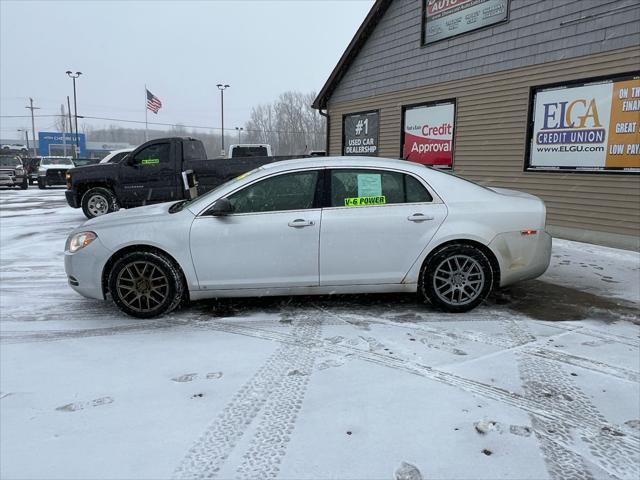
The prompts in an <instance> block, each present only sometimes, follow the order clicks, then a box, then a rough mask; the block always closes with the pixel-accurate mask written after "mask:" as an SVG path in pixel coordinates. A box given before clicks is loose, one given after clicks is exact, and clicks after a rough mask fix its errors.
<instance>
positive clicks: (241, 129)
mask: <svg viewBox="0 0 640 480" xmlns="http://www.w3.org/2000/svg"><path fill="white" fill-rule="evenodd" d="M236 130H237V131H238V143H242V142H241V141H240V134H241V132H242V131H243V130H244V128H242V127H236Z"/></svg>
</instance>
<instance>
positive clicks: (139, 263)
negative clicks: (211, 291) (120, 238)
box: [108, 252, 184, 318]
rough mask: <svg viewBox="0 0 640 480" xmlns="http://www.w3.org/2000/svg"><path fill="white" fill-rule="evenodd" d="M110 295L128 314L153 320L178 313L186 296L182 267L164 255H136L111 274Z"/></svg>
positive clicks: (123, 258) (143, 253)
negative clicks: (177, 310) (179, 306)
mask: <svg viewBox="0 0 640 480" xmlns="http://www.w3.org/2000/svg"><path fill="white" fill-rule="evenodd" d="M108 282H109V292H110V293H111V298H112V299H113V301H114V303H115V304H116V306H117V307H118V308H119V309H120V310H122V311H123V312H124V313H126V314H127V315H130V316H132V317H137V318H152V317H156V316H158V315H163V314H165V313H169V312H171V311H172V310H174V309H175V308H176V307H177V306H178V305H179V304H180V302H181V301H182V298H183V296H184V282H183V280H182V274H181V273H180V271H179V270H178V267H177V266H176V265H175V264H174V263H173V262H172V261H171V260H170V259H169V258H168V257H167V256H166V255H163V254H161V253H152V252H132V253H128V254H126V255H125V256H124V257H122V258H121V259H119V260H118V261H116V263H115V264H114V265H113V268H112V269H111V272H109V280H108Z"/></svg>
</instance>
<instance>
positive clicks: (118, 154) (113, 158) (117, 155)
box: [99, 148, 134, 163]
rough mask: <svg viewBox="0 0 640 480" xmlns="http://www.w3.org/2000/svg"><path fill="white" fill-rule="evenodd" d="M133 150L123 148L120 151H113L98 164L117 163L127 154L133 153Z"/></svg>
mask: <svg viewBox="0 0 640 480" xmlns="http://www.w3.org/2000/svg"><path fill="white" fill-rule="evenodd" d="M133 150H134V149H133V148H123V149H121V150H114V151H113V152H110V153H109V155H107V156H106V157H104V158H103V159H102V160H100V162H99V163H118V162H120V160H122V159H123V158H124V157H126V156H127V154H128V153H131V152H133Z"/></svg>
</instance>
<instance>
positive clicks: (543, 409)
mask: <svg viewBox="0 0 640 480" xmlns="http://www.w3.org/2000/svg"><path fill="white" fill-rule="evenodd" d="M201 326H202V327H203V328H208V329H213V330H219V331H223V332H225V333H235V334H238V335H246V336H249V337H253V338H261V339H263V340H271V341H275V342H281V343H286V344H297V345H300V346H304V347H305V348H314V349H320V350H324V351H325V352H328V353H333V354H337V355H342V356H347V355H350V356H351V357H355V358H359V359H361V360H364V361H368V362H371V363H375V364H378V365H381V366H384V367H388V368H392V369H395V370H399V371H405V372H407V373H411V374H414V375H419V376H422V377H425V378H428V379H430V380H434V381H437V382H440V383H443V384H446V385H450V386H452V387H457V388H460V389H462V390H465V391H467V392H470V393H473V394H476V395H479V396H482V397H485V398H488V399H490V400H495V401H498V402H501V403H504V404H506V405H509V406H512V407H514V408H518V409H521V410H523V411H526V412H528V413H531V414H535V415H537V416H539V417H541V418H546V419H548V420H549V421H552V422H556V423H563V422H564V423H566V424H568V425H570V426H571V427H572V428H574V429H576V430H581V431H584V432H585V433H586V434H590V435H599V434H601V432H602V431H611V432H615V433H614V434H613V436H615V437H616V439H617V440H616V441H618V442H620V443H623V444H625V445H627V446H628V447H629V448H630V449H631V451H635V452H640V440H639V439H637V438H635V437H633V436H629V435H627V434H623V435H622V436H618V435H616V433H620V431H621V427H619V426H616V425H612V424H609V423H607V422H606V421H602V419H601V418H596V419H593V418H591V417H590V416H589V415H582V414H581V413H580V412H577V411H575V410H574V409H572V408H571V406H570V405H569V406H567V407H566V408H563V406H562V405H558V406H557V407H558V408H557V409H555V410H549V409H548V406H547V404H546V403H544V402H542V401H540V400H539V399H538V398H536V397H527V396H523V395H520V394H518V393H516V392H510V391H508V390H505V389H503V388H500V387H496V386H493V385H487V384H484V383H482V382H478V381H476V380H471V379H467V378H464V377H460V376H458V375H455V374H453V373H449V372H445V371H441V370H437V369H435V368H433V367H430V366H428V365H423V364H419V363H417V362H414V361H412V360H407V359H404V358H398V357H395V358H394V357H391V356H388V355H387V354H380V353H376V352H372V351H366V350H362V349H359V348H357V347H353V346H350V345H348V344H347V343H344V344H337V345H334V344H331V343H330V342H323V341H321V340H303V339H298V338H295V337H292V336H291V335H288V334H285V333H281V332H273V331H268V330H262V329H254V328H250V327H246V326H236V325H230V324H226V323H218V324H208V325H206V326H205V325H204V324H203V325H201Z"/></svg>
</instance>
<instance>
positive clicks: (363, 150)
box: [342, 111, 379, 155]
mask: <svg viewBox="0 0 640 480" xmlns="http://www.w3.org/2000/svg"><path fill="white" fill-rule="evenodd" d="M378 126H379V120H378V112H377V111H374V112H363V113H353V114H349V115H345V116H344V117H343V119H342V154H343V155H377V154H378Z"/></svg>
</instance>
